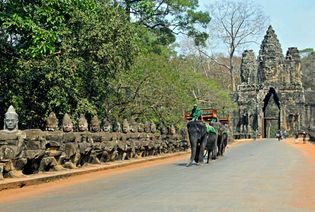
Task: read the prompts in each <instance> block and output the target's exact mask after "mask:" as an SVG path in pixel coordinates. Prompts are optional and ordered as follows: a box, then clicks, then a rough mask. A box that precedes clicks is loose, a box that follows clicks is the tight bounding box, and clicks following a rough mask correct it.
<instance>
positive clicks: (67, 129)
mask: <svg viewBox="0 0 315 212" xmlns="http://www.w3.org/2000/svg"><path fill="white" fill-rule="evenodd" d="M62 129H63V131H64V132H72V131H73V125H72V123H65V124H63V127H62Z"/></svg>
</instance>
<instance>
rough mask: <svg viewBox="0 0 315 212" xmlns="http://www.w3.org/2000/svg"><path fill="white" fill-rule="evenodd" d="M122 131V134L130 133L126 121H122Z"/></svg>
mask: <svg viewBox="0 0 315 212" xmlns="http://www.w3.org/2000/svg"><path fill="white" fill-rule="evenodd" d="M122 131H123V132H124V133H129V132H130V127H129V122H128V120H127V119H124V121H123V124H122Z"/></svg>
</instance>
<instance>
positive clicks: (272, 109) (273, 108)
mask: <svg viewBox="0 0 315 212" xmlns="http://www.w3.org/2000/svg"><path fill="white" fill-rule="evenodd" d="M271 97H272V98H273V100H274V101H273V104H272V102H270V98H271ZM263 101H264V107H263V116H264V117H263V120H262V121H263V123H262V125H263V136H264V138H267V137H272V136H271V134H273V135H274V134H275V131H277V130H280V129H281V121H280V120H281V102H280V99H279V96H278V95H277V92H276V90H275V89H274V88H273V87H270V88H269V91H268V93H267V95H266V96H265V98H264V100H263ZM274 122H276V127H274V126H273V127H272V123H274Z"/></svg>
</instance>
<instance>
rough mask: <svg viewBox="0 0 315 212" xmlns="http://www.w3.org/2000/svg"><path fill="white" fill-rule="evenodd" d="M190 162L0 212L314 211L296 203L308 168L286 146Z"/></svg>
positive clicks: (273, 144) (258, 145)
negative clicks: (300, 180)
mask: <svg viewBox="0 0 315 212" xmlns="http://www.w3.org/2000/svg"><path fill="white" fill-rule="evenodd" d="M187 159H188V158H187ZM186 162H187V161H177V162H175V163H172V164H164V165H159V166H154V167H149V168H145V169H141V170H137V171H130V172H127V173H124V174H119V175H114V176H109V177H108V176H107V177H104V178H99V179H98V180H97V181H92V182H83V183H80V184H76V185H71V186H68V187H66V188H64V189H57V190H53V191H50V192H49V193H42V194H40V195H37V196H36V197H29V198H24V199H23V200H19V201H14V202H8V203H5V204H0V211H29V212H31V211H46V212H48V211H106V212H107V211H115V212H116V211H136V212H141V211H148V212H154V211H158V212H161V211H172V212H173V211H189V212H192V211H194V212H195V211H314V210H315V206H314V208H313V210H312V209H311V208H308V209H307V208H298V207H296V206H295V205H294V203H293V202H294V200H295V199H296V198H297V196H298V194H297V193H296V189H295V187H296V176H297V175H298V174H299V173H301V172H303V170H305V169H307V166H308V165H309V164H308V163H307V161H306V160H305V158H304V157H303V155H301V152H299V151H298V150H296V149H295V148H293V147H292V146H290V145H288V144H284V143H283V142H277V141H276V140H270V141H263V142H262V141H256V142H246V143H242V144H239V145H236V146H234V147H233V148H230V149H228V150H227V152H226V156H225V157H224V158H220V159H218V160H216V161H212V162H211V163H210V164H209V165H204V166H201V167H200V166H192V167H185V163H186ZM314 198H315V197H314Z"/></svg>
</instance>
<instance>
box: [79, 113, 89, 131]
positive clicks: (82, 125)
mask: <svg viewBox="0 0 315 212" xmlns="http://www.w3.org/2000/svg"><path fill="white" fill-rule="evenodd" d="M87 130H88V122H87V120H86V118H85V116H84V114H81V115H80V118H79V132H85V131H87Z"/></svg>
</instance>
